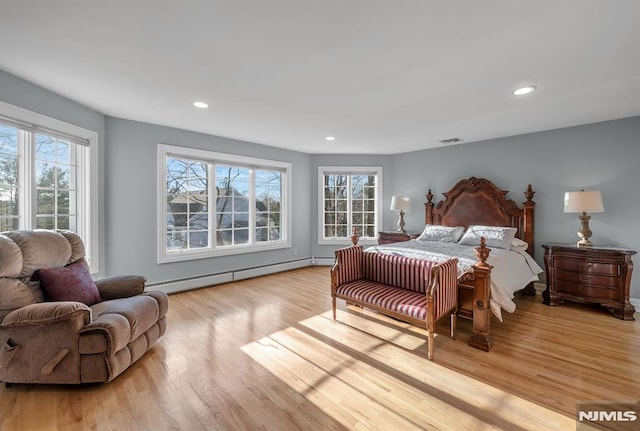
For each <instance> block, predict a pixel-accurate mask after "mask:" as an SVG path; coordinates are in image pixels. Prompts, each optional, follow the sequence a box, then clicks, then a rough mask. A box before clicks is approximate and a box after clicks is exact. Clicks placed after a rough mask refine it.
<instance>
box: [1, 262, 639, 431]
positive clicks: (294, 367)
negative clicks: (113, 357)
mask: <svg viewBox="0 0 640 431" xmlns="http://www.w3.org/2000/svg"><path fill="white" fill-rule="evenodd" d="M329 283H330V281H329V270H328V268H327V267H311V268H304V269H300V270H295V271H290V272H286V273H281V274H275V275H271V276H266V277H261V278H255V279H250V280H244V281H240V282H236V283H231V284H226V285H219V286H214V287H210V288H205V289H200V290H195V291H190V292H184V293H180V294H175V295H171V296H170V309H169V316H168V318H169V324H168V330H167V333H166V334H165V336H164V337H163V338H161V339H160V341H159V342H158V343H157V344H156V345H155V347H154V348H153V349H151V350H150V351H149V352H148V353H147V354H146V355H145V356H144V357H143V358H142V359H140V360H139V361H138V362H137V363H136V364H134V365H133V366H132V367H131V368H130V369H129V370H127V371H126V372H125V373H124V374H123V375H121V376H119V377H118V378H117V379H116V380H115V381H113V382H111V383H108V384H100V385H87V386H77V387H76V386H69V387H67V386H36V385H29V386H26V385H16V386H13V387H10V388H5V387H4V386H1V387H0V421H1V426H0V429H1V430H31V429H34V430H90V429H96V430H156V431H159V430H216V429H221V430H277V431H283V430H345V429H350V430H385V431H386V430H414V429H416V430H419V429H448V430H462V429H464V430H494V429H506V430H541V429H545V430H554V429H555V430H575V429H576V424H575V421H574V417H575V412H576V401H578V400H638V399H639V398H640V323H639V321H635V322H624V321H621V320H618V319H615V318H613V317H612V316H611V315H610V314H608V313H607V312H606V311H605V310H602V309H600V308H597V307H591V306H583V305H577V304H569V305H566V304H565V305H562V306H560V307H553V308H551V307H547V306H545V305H543V304H541V298H540V296H538V297H536V298H535V299H533V298H526V297H522V298H517V300H516V301H517V304H518V310H517V311H516V312H515V313H514V314H508V313H505V321H504V322H503V323H500V322H498V321H496V320H494V321H493V322H492V324H493V333H494V337H495V343H496V345H495V347H494V349H493V350H492V351H491V353H485V352H481V351H479V350H476V349H472V348H470V347H469V346H468V345H467V340H468V337H469V336H470V334H471V322H469V321H465V320H462V319H459V321H458V322H459V324H458V338H457V339H456V340H452V339H450V338H448V336H447V331H448V326H447V324H446V323H443V324H442V325H440V326H439V327H438V331H437V332H438V336H436V340H435V361H433V362H430V361H429V360H427V359H426V356H427V344H426V332H425V331H424V330H421V329H419V328H416V327H413V326H411V325H407V324H404V323H401V322H398V321H395V320H393V319H389V318H385V317H383V316H381V315H379V314H376V313H372V312H367V311H366V310H365V311H360V310H358V309H356V308H353V309H352V308H348V307H346V306H345V304H344V303H343V302H339V309H338V320H337V321H333V320H332V318H331V303H330V298H329ZM636 317H638V315H637V314H636Z"/></svg>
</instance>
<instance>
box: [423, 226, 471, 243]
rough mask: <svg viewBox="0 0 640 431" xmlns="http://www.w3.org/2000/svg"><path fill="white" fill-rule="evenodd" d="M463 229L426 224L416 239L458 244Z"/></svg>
mask: <svg viewBox="0 0 640 431" xmlns="http://www.w3.org/2000/svg"><path fill="white" fill-rule="evenodd" d="M463 233H464V227H462V226H440V225H434V224H428V225H426V226H425V227H424V231H422V234H421V235H420V236H419V237H418V238H417V240H418V241H440V242H458V240H459V239H460V237H461V236H462V234H463Z"/></svg>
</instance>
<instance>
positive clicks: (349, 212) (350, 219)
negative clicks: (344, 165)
mask: <svg viewBox="0 0 640 431" xmlns="http://www.w3.org/2000/svg"><path fill="white" fill-rule="evenodd" d="M352 179H353V175H351V174H349V175H347V238H349V236H350V235H351V232H352V231H353V210H352V207H353V204H352V202H351V199H352V198H353V195H352V193H351V187H352V185H353V184H352Z"/></svg>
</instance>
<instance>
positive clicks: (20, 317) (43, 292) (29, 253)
mask: <svg viewBox="0 0 640 431" xmlns="http://www.w3.org/2000/svg"><path fill="white" fill-rule="evenodd" d="M84 256H85V249H84V244H83V243H82V240H81V239H80V237H78V236H77V235H76V234H75V233H73V232H70V231H48V230H35V231H11V232H4V233H2V234H0V382H5V383H6V384H10V383H62V384H79V383H95V382H108V381H111V380H113V379H114V378H115V377H116V376H118V375H120V374H121V373H122V372H124V371H125V370H126V369H127V368H128V367H129V366H130V365H131V364H133V363H134V362H135V361H137V360H138V359H139V358H140V357H142V356H143V354H144V353H145V352H146V351H147V350H148V349H149V348H150V347H151V346H152V345H153V344H154V343H155V342H156V341H157V340H158V339H159V338H160V337H161V336H162V335H163V334H164V333H165V331H166V327H167V318H166V313H167V309H168V305H169V301H168V297H167V295H166V294H165V293H164V292H160V291H147V292H145V291H144V289H145V281H146V280H145V279H144V278H143V277H140V276H118V277H110V278H105V279H102V280H97V281H95V282H92V280H90V274H89V272H88V266H87V264H86V261H85V260H84ZM58 272H60V273H61V274H62V275H61V279H60V280H57V279H56V278H55V277H56V276H57V273H58ZM78 274H79V275H78ZM45 275H46V283H45ZM65 277H71V279H73V280H75V281H77V280H78V279H79V280H82V277H84V278H85V279H86V278H89V280H88V284H89V287H88V289H89V290H88V292H89V293H91V294H93V295H94V298H93V299H90V300H88V301H85V302H87V303H89V305H87V304H86V303H83V302H78V301H73V300H58V301H52V300H51V296H53V297H55V298H58V297H63V298H64V297H66V296H71V297H73V296H74V295H77V294H78V293H80V292H79V291H78V290H77V288H76V287H75V286H74V284H73V283H71V282H69V283H68V282H67V279H66V278H65ZM85 281H86V280H85ZM70 286H74V287H73V289H70ZM96 287H97V290H98V292H99V296H97V293H96V292H92V291H91V289H94V290H95V288H96ZM74 289H75V290H74ZM80 298H81V300H84V298H85V296H82V295H80ZM89 298H91V295H89ZM93 301H99V302H96V303H94V304H92V302H93Z"/></svg>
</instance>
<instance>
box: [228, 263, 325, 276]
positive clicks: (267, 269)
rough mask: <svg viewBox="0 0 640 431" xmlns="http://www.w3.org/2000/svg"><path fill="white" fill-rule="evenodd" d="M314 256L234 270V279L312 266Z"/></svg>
mask: <svg viewBox="0 0 640 431" xmlns="http://www.w3.org/2000/svg"><path fill="white" fill-rule="evenodd" d="M312 260H313V259H312V258H308V259H300V260H294V261H291V262H284V263H276V264H274V265H267V266H260V267H257V268H250V269H243V270H240V271H234V272H233V280H234V281H236V280H244V279H246V278H253V277H260V276H261V275H268V274H275V273H276V272H283V271H289V270H292V269H298V268H304V267H306V266H311V263H312Z"/></svg>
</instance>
